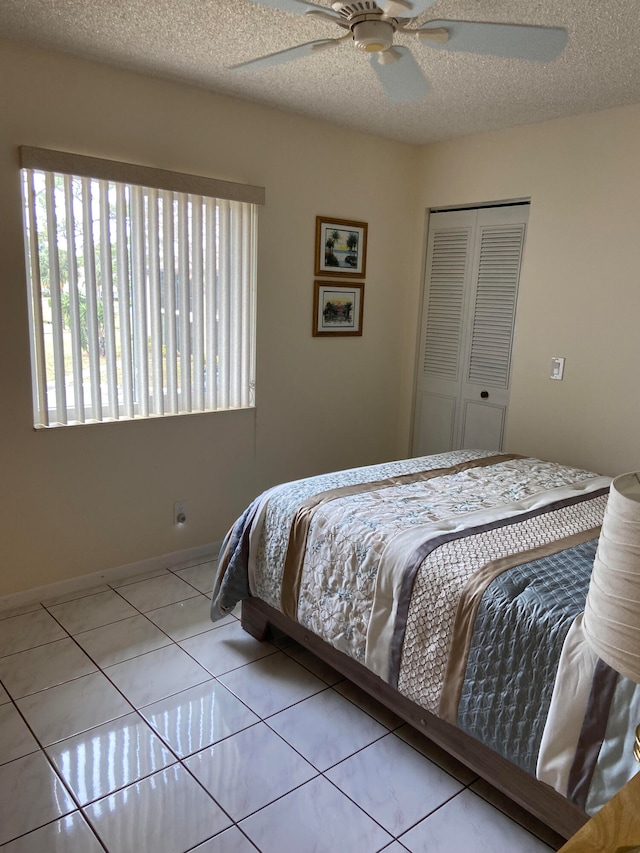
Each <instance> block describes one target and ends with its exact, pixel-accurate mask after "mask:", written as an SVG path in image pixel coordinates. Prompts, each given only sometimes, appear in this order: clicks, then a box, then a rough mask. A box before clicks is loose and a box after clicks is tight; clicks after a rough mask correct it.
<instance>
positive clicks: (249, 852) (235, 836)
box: [191, 826, 256, 853]
mask: <svg viewBox="0 0 640 853" xmlns="http://www.w3.org/2000/svg"><path fill="white" fill-rule="evenodd" d="M191 853H256V848H255V847H254V845H253V844H252V843H251V842H250V841H249V840H248V839H247V837H246V835H243V834H242V833H241V832H240V830H239V829H238V828H237V827H235V826H232V827H230V828H229V829H225V831H224V832H221V833H220V834H219V835H216V837H215V838H212V839H210V840H209V841H205V842H204V844H200V845H198V847H194V848H193V850H192V851H191Z"/></svg>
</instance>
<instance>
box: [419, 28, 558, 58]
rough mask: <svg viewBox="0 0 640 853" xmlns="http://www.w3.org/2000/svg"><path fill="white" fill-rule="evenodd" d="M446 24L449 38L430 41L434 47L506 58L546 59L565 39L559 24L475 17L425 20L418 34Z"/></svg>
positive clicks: (555, 55)
mask: <svg viewBox="0 0 640 853" xmlns="http://www.w3.org/2000/svg"><path fill="white" fill-rule="evenodd" d="M441 27H444V28H446V29H447V30H448V31H449V39H448V40H447V41H446V42H444V43H437V42H434V43H431V41H430V42H429V44H430V46H431V47H434V48H435V49H436V50H452V51H461V52H463V53H477V54H481V55H485V56H502V57H505V58H508V59H529V60H531V61H532V62H550V61H551V60H552V59H555V58H556V57H557V56H558V55H559V54H560V53H562V51H563V49H564V47H565V45H566V43H567V31H566V30H564V29H562V28H561V27H534V26H527V25H520V24H489V23H481V22H478V21H429V23H428V24H425V25H424V26H423V27H421V28H420V29H419V30H417V33H418V35H423V34H427V35H426V37H428V33H429V30H432V29H439V28H441Z"/></svg>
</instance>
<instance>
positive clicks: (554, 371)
mask: <svg viewBox="0 0 640 853" xmlns="http://www.w3.org/2000/svg"><path fill="white" fill-rule="evenodd" d="M563 376H564V358H560V357H559V356H555V357H554V358H552V359H551V373H550V375H549V379H562V377H563Z"/></svg>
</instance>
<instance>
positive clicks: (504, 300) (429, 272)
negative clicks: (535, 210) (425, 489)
mask: <svg viewBox="0 0 640 853" xmlns="http://www.w3.org/2000/svg"><path fill="white" fill-rule="evenodd" d="M528 212H529V205H528V204H522V205H510V206H504V207H495V208H491V207H489V208H480V209H477V210H464V211H447V212H444V213H435V214H432V215H431V217H430V223H429V237H428V248H427V263H426V279H425V304H424V310H423V318H422V327H421V342H422V347H421V355H420V361H419V364H418V381H417V388H416V407H415V408H416V419H415V428H414V450H413V452H414V454H415V455H423V454H427V453H438V452H442V451H446V450H451V449H457V448H463V447H467V448H478V449H485V450H500V449H501V448H502V444H503V441H504V430H505V424H506V413H507V405H508V400H509V381H510V373H511V351H512V345H513V332H514V325H515V316H516V303H517V296H518V283H519V279H520V267H521V263H522V252H523V247H524V238H525V229H526V222H527V217H528Z"/></svg>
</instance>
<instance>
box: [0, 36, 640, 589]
mask: <svg viewBox="0 0 640 853" xmlns="http://www.w3.org/2000/svg"><path fill="white" fill-rule="evenodd" d="M0 79H1V80H2V86H1V87H0V257H1V258H2V265H1V267H0V401H1V402H0V406H1V407H2V408H1V416H0V478H1V479H0V502H1V506H0V596H1V595H4V594H8V593H11V592H14V591H19V590H24V589H29V588H32V587H37V586H40V585H43V584H47V583H52V582H55V581H57V580H62V579H66V578H72V577H75V576H78V575H82V574H85V573H91V572H96V571H100V570H104V569H108V568H112V567H117V566H121V565H125V564H127V563H131V562H136V561H140V560H145V559H148V558H151V557H155V556H157V555H161V554H168V553H171V552H176V551H180V550H181V549H186V548H191V547H196V546H199V545H203V544H206V543H208V542H213V541H215V540H219V539H221V538H222V536H223V534H224V533H225V531H226V529H227V527H228V526H229V524H230V523H231V522H232V521H233V519H234V518H235V517H236V515H237V514H238V513H239V511H240V510H241V509H242V508H243V507H244V505H245V504H246V503H247V502H248V501H249V500H250V499H251V498H252V497H254V496H255V494H256V493H258V492H259V491H260V490H262V489H263V488H265V487H267V486H269V485H271V484H272V483H274V482H280V481H282V480H286V479H291V478H296V477H299V476H304V475H307V474H312V473H316V472H319V471H324V470H328V469H332V468H341V467H348V466H350V465H359V464H367V463H369V462H374V461H380V460H383V459H389V458H393V457H399V456H403V455H406V453H407V448H408V446H409V445H408V441H409V434H410V424H411V414H410V409H411V397H412V389H413V377H414V357H415V333H416V327H417V317H418V312H419V305H420V266H421V260H422V245H423V236H424V235H423V231H424V212H425V210H426V209H428V208H431V207H440V206H448V205H465V204H470V203H476V202H487V201H497V200H505V199H515V198H526V197H530V198H531V200H532V208H531V215H530V220H529V232H528V237H527V245H526V252H525V260H524V266H523V273H522V280H521V293H520V302H519V310H518V321H517V328H516V341H515V349H514V363H513V391H512V398H511V408H510V413H509V421H508V428H507V449H508V450H510V451H515V452H520V453H525V454H534V455H538V456H542V457H546V458H550V459H557V460H560V461H563V462H567V463H571V464H577V465H584V466H586V467H589V468H592V469H594V470H599V471H602V472H604V473H612V474H614V473H617V472H620V471H624V470H631V469H636V468H640V443H639V441H638V425H639V424H640V395H639V394H638V393H637V388H638V378H637V377H638V369H639V365H640V357H639V356H640V335H639V334H638V320H639V318H640V286H639V281H638V279H639V272H638V271H639V270H640V238H639V235H640V204H639V203H638V187H640V156H638V147H637V140H638V139H639V138H640V107H628V108H624V109H620V110H612V111H608V112H602V113H598V114H594V115H590V116H582V117H577V118H573V119H567V120H560V121H555V122H548V123H545V124H538V125H531V126H528V127H523V128H516V129H512V130H509V131H505V132H503V133H497V134H486V135H482V136H478V137H471V138H467V139H461V140H456V141H453V142H449V143H442V144H438V145H433V146H429V147H427V148H424V149H422V150H421V149H418V148H413V147H410V146H404V145H400V144H398V143H393V142H387V141H384V140H380V139H376V138H374V137H368V136H365V135H361V134H356V133H351V132H349V131H346V130H341V129H339V128H335V127H332V126H330V125H327V124H323V123H318V122H313V121H310V120H307V119H303V118H299V117H296V116H293V115H288V114H283V113H279V112H277V111H273V110H268V109H264V108H261V107H257V106H252V105H250V104H247V103H243V102H240V101H236V100H232V99H228V98H223V97H218V96H215V95H212V94H209V93H207V92H205V91H203V90H199V89H194V88H189V87H184V86H180V85H177V84H170V83H166V82H162V81H160V80H156V79H151V78H146V77H143V76H140V75H134V74H130V73H128V72H125V71H118V70H114V69H109V68H106V67H104V66H100V65H95V64H91V63H87V62H82V61H78V60H72V59H68V58H64V57H62V56H58V55H55V54H51V53H46V52H41V51H36V50H25V49H21V48H19V47H17V46H16V45H14V44H11V43H6V42H4V43H3V42H0ZM21 144H28V145H36V146H42V147H51V148H59V149H63V150H69V151H76V152H79V153H85V154H92V155H95V156H101V157H111V158H114V159H121V160H126V161H131V162H139V163H144V164H149V165H153V166H158V167H161V168H167V169H176V170H179V171H186V172H194V173H197V174H203V175H212V176H214V177H218V178H223V179H227V180H233V181H246V182H248V183H254V184H261V185H264V186H265V187H266V189H267V204H266V206H265V207H264V208H263V209H262V210H261V213H260V226H259V227H260V245H259V258H258V287H259V297H258V396H257V400H258V405H257V408H256V410H255V411H247V412H235V413H224V414H211V415H198V416H192V417H183V418H169V419H164V420H154V421H150V422H138V423H121V424H112V425H99V426H87V427H79V428H70V429H58V430H48V431H42V430H41V431H38V432H36V431H34V430H33V429H32V426H31V424H32V414H31V396H30V373H29V362H28V358H29V346H28V335H27V312H26V298H25V287H24V260H23V248H22V231H21V228H22V226H21V215H20V193H19V175H18V159H17V146H18V145H21ZM316 214H326V215H330V216H341V217H344V218H349V219H357V220H364V221H367V222H368V223H369V254H368V275H367V280H366V296H365V313H364V336H363V337H362V338H352V339H345V340H338V341H336V340H333V339H314V338H312V337H311V333H310V326H311V294H312V286H313V278H314V276H313V250H314V246H313V243H314V225H315V216H316ZM552 356H565V357H566V369H565V379H564V381H563V382H553V381H551V380H550V379H549V378H548V374H549V368H550V359H551V357H552ZM176 499H187V500H188V501H189V510H190V519H189V523H188V525H187V526H186V527H185V528H184V529H182V530H177V529H175V528H174V527H173V526H172V524H171V515H172V505H173V501H174V500H176Z"/></svg>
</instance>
